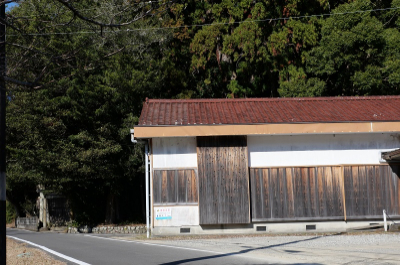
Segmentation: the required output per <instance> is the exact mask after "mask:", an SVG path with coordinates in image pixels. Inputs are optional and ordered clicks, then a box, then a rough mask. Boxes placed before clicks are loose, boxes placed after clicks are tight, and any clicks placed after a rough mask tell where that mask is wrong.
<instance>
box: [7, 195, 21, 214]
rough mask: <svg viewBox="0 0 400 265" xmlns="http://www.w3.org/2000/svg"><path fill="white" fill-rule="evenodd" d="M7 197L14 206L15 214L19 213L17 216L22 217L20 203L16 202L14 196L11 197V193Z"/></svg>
mask: <svg viewBox="0 0 400 265" xmlns="http://www.w3.org/2000/svg"><path fill="white" fill-rule="evenodd" d="M6 199H7V201H8V202H9V203H10V204H11V205H12V206H13V207H14V210H15V214H16V215H17V217H21V210H20V209H19V207H18V205H17V204H16V203H15V201H14V200H13V198H12V197H10V196H9V195H6Z"/></svg>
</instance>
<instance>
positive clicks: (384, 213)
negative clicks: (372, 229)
mask: <svg viewBox="0 0 400 265" xmlns="http://www.w3.org/2000/svg"><path fill="white" fill-rule="evenodd" d="M383 225H384V226H385V232H387V222H386V210H385V209H383Z"/></svg>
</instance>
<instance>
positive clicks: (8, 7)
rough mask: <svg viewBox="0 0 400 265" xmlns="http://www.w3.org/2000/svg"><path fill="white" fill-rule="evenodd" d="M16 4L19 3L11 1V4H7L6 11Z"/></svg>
mask: <svg viewBox="0 0 400 265" xmlns="http://www.w3.org/2000/svg"><path fill="white" fill-rule="evenodd" d="M16 5H17V4H16V3H11V4H8V5H6V11H8V10H10V9H11V8H13V7H14V6H16Z"/></svg>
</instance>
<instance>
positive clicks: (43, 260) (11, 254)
mask: <svg viewBox="0 0 400 265" xmlns="http://www.w3.org/2000/svg"><path fill="white" fill-rule="evenodd" d="M7 264H8V265H14V264H18V265H25V264H38V265H39V264H40V265H47V264H48V265H66V263H64V262H61V261H58V260H55V259H54V258H53V257H51V256H49V255H48V254H47V253H46V252H44V251H42V250H39V249H36V248H31V247H29V246H28V245H27V244H25V243H21V242H18V241H15V240H12V239H10V238H7Z"/></svg>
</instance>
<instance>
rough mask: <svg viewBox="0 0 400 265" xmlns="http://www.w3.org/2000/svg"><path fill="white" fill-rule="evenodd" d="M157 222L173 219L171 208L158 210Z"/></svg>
mask: <svg viewBox="0 0 400 265" xmlns="http://www.w3.org/2000/svg"><path fill="white" fill-rule="evenodd" d="M155 210H156V220H170V219H172V214H171V208H156V209H155Z"/></svg>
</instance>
